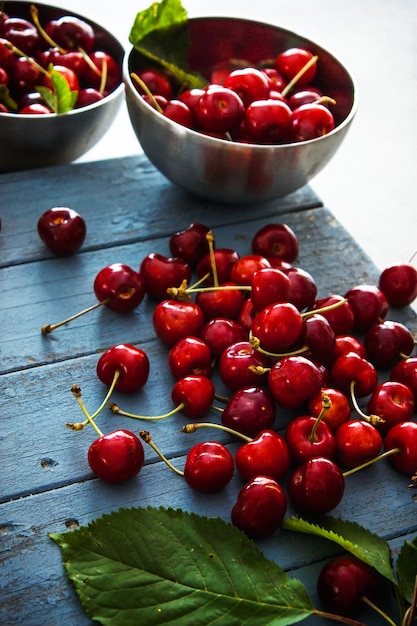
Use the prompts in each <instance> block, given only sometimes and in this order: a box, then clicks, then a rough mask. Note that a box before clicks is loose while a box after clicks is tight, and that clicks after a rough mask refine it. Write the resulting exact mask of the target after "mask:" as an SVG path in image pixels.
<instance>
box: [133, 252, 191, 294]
mask: <svg viewBox="0 0 417 626" xmlns="http://www.w3.org/2000/svg"><path fill="white" fill-rule="evenodd" d="M139 271H140V273H141V275H142V276H143V280H144V281H145V286H146V293H147V294H148V296H150V297H151V298H152V299H153V300H156V301H162V300H166V299H167V298H168V293H167V289H169V288H170V287H179V286H180V285H181V283H182V282H183V281H187V282H188V281H189V280H190V279H191V268H190V266H189V265H188V263H187V262H186V261H184V260H183V259H181V258H176V257H166V256H164V255H163V254H158V253H156V252H151V253H150V254H147V255H146V256H145V257H144V258H143V259H142V262H141V264H140V267H139Z"/></svg>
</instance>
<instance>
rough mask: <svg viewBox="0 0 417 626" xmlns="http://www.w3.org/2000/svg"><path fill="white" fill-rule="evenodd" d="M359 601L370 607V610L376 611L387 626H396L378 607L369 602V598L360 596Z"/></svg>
mask: <svg viewBox="0 0 417 626" xmlns="http://www.w3.org/2000/svg"><path fill="white" fill-rule="evenodd" d="M361 600H362V602H364V603H365V604H367V605H368V606H370V607H371V609H373V610H374V611H376V612H377V613H378V614H379V615H380V616H381V617H383V618H384V619H385V621H387V622H388V624H390V626H396V624H395V622H393V621H392V619H391V618H390V617H389V616H388V615H387V614H386V613H385V612H384V611H383V610H382V609H380V608H379V607H378V606H376V604H374V603H373V602H371V600H369V598H367V597H366V596H362V598H361Z"/></svg>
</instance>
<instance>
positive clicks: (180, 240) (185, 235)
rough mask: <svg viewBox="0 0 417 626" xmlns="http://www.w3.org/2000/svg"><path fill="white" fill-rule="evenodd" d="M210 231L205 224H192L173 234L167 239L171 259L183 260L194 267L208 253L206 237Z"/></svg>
mask: <svg viewBox="0 0 417 626" xmlns="http://www.w3.org/2000/svg"><path fill="white" fill-rule="evenodd" d="M209 232H210V229H209V227H208V226H206V225H205V224H201V223H200V222H193V223H191V224H190V225H189V226H187V228H185V229H183V230H180V231H177V232H175V233H174V234H173V235H171V237H170V238H169V249H170V251H171V255H172V256H173V257H180V258H181V259H184V261H185V262H186V263H188V265H190V266H191V267H195V266H196V265H197V263H198V261H199V260H200V259H201V258H202V257H203V256H204V255H205V254H207V253H208V252H209V245H208V241H207V235H208V233H209Z"/></svg>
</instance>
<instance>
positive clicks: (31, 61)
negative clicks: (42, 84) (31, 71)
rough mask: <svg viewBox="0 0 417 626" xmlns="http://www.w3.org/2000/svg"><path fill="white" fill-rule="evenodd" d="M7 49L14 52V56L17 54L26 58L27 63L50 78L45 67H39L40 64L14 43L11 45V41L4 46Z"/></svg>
mask: <svg viewBox="0 0 417 626" xmlns="http://www.w3.org/2000/svg"><path fill="white" fill-rule="evenodd" d="M4 45H5V47H6V48H7V49H8V50H12V51H13V52H14V54H16V55H17V56H19V57H24V58H25V59H27V61H28V62H29V63H30V64H31V65H33V67H36V69H37V70H38V71H39V72H40V73H41V74H43V75H44V76H49V75H50V72H48V71H47V70H46V69H45V68H44V67H42V65H39V63H37V62H36V61H35V60H34V59H33V58H31V57H30V56H28V55H27V54H25V53H24V52H23V51H22V50H20V49H19V48H17V47H16V46H14V45H13V44H12V43H10V42H9V41H8V42H7V43H5V44H4Z"/></svg>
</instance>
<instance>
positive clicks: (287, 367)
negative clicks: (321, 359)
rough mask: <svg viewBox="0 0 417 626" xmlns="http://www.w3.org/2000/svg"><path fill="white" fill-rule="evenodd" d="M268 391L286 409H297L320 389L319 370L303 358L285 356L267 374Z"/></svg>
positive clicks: (320, 376) (320, 378) (320, 377)
mask: <svg viewBox="0 0 417 626" xmlns="http://www.w3.org/2000/svg"><path fill="white" fill-rule="evenodd" d="M267 382H268V389H269V390H270V392H271V394H272V397H273V398H274V400H275V402H277V403H278V404H279V405H280V406H283V407H285V408H287V409H298V408H300V407H301V406H302V405H303V404H304V403H306V402H308V401H309V400H310V398H312V397H313V396H314V395H316V394H317V393H318V391H319V390H320V389H321V387H322V374H321V372H320V370H319V368H318V367H317V366H316V365H315V364H314V363H313V362H312V361H310V360H309V359H306V358H305V357H303V356H300V355H298V356H286V357H283V358H282V359H280V360H279V361H277V362H276V363H275V364H274V365H273V366H272V368H271V370H270V372H269V374H268V381H267Z"/></svg>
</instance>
